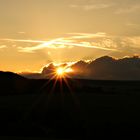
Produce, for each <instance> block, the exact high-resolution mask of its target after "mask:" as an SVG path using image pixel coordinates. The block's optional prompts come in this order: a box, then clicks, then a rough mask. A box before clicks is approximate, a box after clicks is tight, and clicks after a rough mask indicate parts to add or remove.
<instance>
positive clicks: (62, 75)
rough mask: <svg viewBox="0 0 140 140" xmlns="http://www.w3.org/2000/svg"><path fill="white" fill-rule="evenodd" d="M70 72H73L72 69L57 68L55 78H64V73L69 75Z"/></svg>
mask: <svg viewBox="0 0 140 140" xmlns="http://www.w3.org/2000/svg"><path fill="white" fill-rule="evenodd" d="M71 72H73V69H72V68H65V67H58V68H57V69H56V74H57V76H60V77H64V76H66V73H71Z"/></svg>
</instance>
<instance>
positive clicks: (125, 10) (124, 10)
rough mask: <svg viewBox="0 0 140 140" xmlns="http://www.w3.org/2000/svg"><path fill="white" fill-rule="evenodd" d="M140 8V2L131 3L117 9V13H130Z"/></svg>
mask: <svg viewBox="0 0 140 140" xmlns="http://www.w3.org/2000/svg"><path fill="white" fill-rule="evenodd" d="M139 10H140V4H138V5H130V6H129V7H122V8H118V9H117V10H116V12H115V13H116V14H129V13H133V12H138V11H139Z"/></svg>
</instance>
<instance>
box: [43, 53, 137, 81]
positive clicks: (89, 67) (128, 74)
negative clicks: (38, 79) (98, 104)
mask: <svg viewBox="0 0 140 140" xmlns="http://www.w3.org/2000/svg"><path fill="white" fill-rule="evenodd" d="M62 66H65V67H67V64H63V65H61V67H62ZM57 67H58V66H55V65H53V64H50V65H48V66H45V67H44V68H43V70H42V74H43V75H49V74H50V73H52V70H53V71H54V70H55V69H56V68H57ZM68 67H70V68H72V69H73V71H74V72H73V73H72V74H70V76H71V77H73V78H74V77H75V78H87V79H99V80H140V73H139V71H140V58H139V57H138V56H134V57H126V58H122V59H115V58H112V57H109V56H103V57H100V58H97V59H96V60H93V61H90V62H85V61H78V62H75V63H74V64H71V65H69V66H68Z"/></svg>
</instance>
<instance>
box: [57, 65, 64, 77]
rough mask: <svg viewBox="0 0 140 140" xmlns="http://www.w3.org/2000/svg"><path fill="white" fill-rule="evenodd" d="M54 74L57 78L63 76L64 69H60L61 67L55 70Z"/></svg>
mask: <svg viewBox="0 0 140 140" xmlns="http://www.w3.org/2000/svg"><path fill="white" fill-rule="evenodd" d="M56 74H57V75H58V76H63V75H64V74H65V69H64V68H61V67H59V68H57V70H56Z"/></svg>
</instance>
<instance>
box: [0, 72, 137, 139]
mask: <svg viewBox="0 0 140 140" xmlns="http://www.w3.org/2000/svg"><path fill="white" fill-rule="evenodd" d="M54 85H55V86H54ZM123 136H124V137H125V138H126V137H130V136H132V137H133V138H134V136H140V82H139V81H92V80H79V79H67V82H66V81H65V80H64V79H59V80H58V81H57V82H56V81H55V80H31V79H26V78H23V77H21V76H19V75H16V74H13V73H10V72H0V138H1V139H2V138H3V139H4V138H9V139H12V138H14V139H55V138H60V139H63V138H64V139H73V138H76V139H78V138H84V139H88V138H90V137H92V138H97V137H101V138H105V137H110V138H116V137H123Z"/></svg>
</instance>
